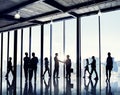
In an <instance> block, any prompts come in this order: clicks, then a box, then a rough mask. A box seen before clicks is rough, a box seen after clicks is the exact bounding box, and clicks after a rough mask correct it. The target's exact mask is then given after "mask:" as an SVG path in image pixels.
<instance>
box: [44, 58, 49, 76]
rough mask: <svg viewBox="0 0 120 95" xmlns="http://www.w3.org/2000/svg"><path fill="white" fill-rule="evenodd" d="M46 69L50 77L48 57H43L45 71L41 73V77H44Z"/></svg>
mask: <svg viewBox="0 0 120 95" xmlns="http://www.w3.org/2000/svg"><path fill="white" fill-rule="evenodd" d="M47 71H48V75H49V77H50V69H49V61H48V58H47V57H45V71H44V73H43V77H44V75H45V73H46V72H47Z"/></svg>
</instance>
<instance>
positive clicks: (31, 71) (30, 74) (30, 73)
mask: <svg viewBox="0 0 120 95" xmlns="http://www.w3.org/2000/svg"><path fill="white" fill-rule="evenodd" d="M32 77H33V69H30V70H29V82H31V80H32Z"/></svg>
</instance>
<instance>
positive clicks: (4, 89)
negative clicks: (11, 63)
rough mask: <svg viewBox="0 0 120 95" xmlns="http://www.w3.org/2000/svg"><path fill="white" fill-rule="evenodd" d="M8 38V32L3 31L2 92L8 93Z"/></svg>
mask: <svg viewBox="0 0 120 95" xmlns="http://www.w3.org/2000/svg"><path fill="white" fill-rule="evenodd" d="M7 38H8V32H4V33H3V39H4V40H3V62H2V64H3V65H2V66H3V67H2V89H3V90H2V91H3V92H2V94H3V95H6V94H7V93H6V89H7V84H6V80H5V75H6V73H7Z"/></svg>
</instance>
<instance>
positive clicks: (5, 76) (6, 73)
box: [5, 69, 10, 77]
mask: <svg viewBox="0 0 120 95" xmlns="http://www.w3.org/2000/svg"><path fill="white" fill-rule="evenodd" d="M9 72H10V69H8V70H7V73H6V75H5V77H8V74H9Z"/></svg>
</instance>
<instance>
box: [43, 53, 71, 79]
mask: <svg viewBox="0 0 120 95" xmlns="http://www.w3.org/2000/svg"><path fill="white" fill-rule="evenodd" d="M66 57H67V58H66V60H65V61H60V60H59V59H58V53H55V57H54V71H53V78H59V62H62V63H64V64H65V65H66V77H68V78H70V77H71V59H70V56H69V55H67V56H66ZM48 64H49V61H48V58H47V57H45V71H44V73H43V77H44V75H45V73H46V71H48V75H49V77H50V76H51V75H50V69H49V66H48Z"/></svg>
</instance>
